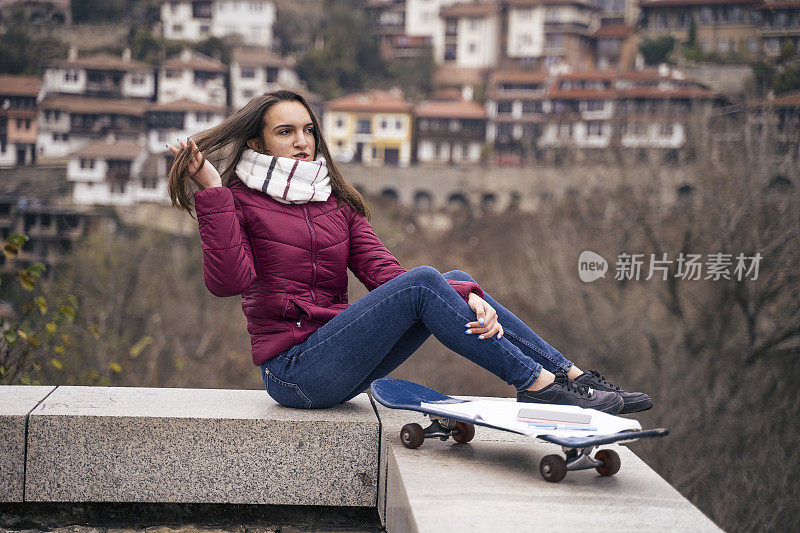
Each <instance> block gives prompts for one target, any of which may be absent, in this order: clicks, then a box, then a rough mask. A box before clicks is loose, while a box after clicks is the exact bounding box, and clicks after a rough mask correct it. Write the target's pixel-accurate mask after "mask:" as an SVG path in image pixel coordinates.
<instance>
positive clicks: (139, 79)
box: [131, 73, 144, 85]
mask: <svg viewBox="0 0 800 533" xmlns="http://www.w3.org/2000/svg"><path fill="white" fill-rule="evenodd" d="M131 85H144V74H139V73H135V74H131Z"/></svg>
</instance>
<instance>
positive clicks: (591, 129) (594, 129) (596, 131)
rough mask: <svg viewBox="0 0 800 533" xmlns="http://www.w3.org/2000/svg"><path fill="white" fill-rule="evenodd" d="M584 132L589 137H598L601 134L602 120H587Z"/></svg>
mask: <svg viewBox="0 0 800 533" xmlns="http://www.w3.org/2000/svg"><path fill="white" fill-rule="evenodd" d="M586 134H587V135H588V136H589V137H600V136H602V135H603V123H602V122H589V123H588V124H587V128H586Z"/></svg>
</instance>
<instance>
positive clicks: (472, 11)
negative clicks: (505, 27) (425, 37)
mask: <svg viewBox="0 0 800 533" xmlns="http://www.w3.org/2000/svg"><path fill="white" fill-rule="evenodd" d="M499 10H500V6H499V5H498V4H490V3H482V2H476V3H472V2H462V3H458V4H453V5H451V6H447V7H444V8H442V9H441V11H440V12H439V16H440V17H442V18H462V17H463V18H483V17H488V16H490V15H494V14H495V13H497V12H498V11H499Z"/></svg>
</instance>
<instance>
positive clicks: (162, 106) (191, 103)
mask: <svg viewBox="0 0 800 533" xmlns="http://www.w3.org/2000/svg"><path fill="white" fill-rule="evenodd" d="M147 111H195V112H200V113H224V112H225V106H222V105H214V104H206V103H203V102H197V101H195V100H189V99H188V98H182V99H180V100H175V101H174V102H162V103H158V104H151V105H150V106H149V107H148V108H147Z"/></svg>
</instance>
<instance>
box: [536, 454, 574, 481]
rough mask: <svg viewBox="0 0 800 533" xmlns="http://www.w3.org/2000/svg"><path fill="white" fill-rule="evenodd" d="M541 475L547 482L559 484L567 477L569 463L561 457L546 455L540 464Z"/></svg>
mask: <svg viewBox="0 0 800 533" xmlns="http://www.w3.org/2000/svg"><path fill="white" fill-rule="evenodd" d="M539 473H541V474H542V477H543V478H544V480H545V481H549V482H551V483H558V482H559V481H561V480H562V479H564V476H566V475H567V461H566V460H565V459H564V458H563V457H561V456H560V455H556V454H551V455H545V456H544V457H542V461H541V462H540V463H539Z"/></svg>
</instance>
